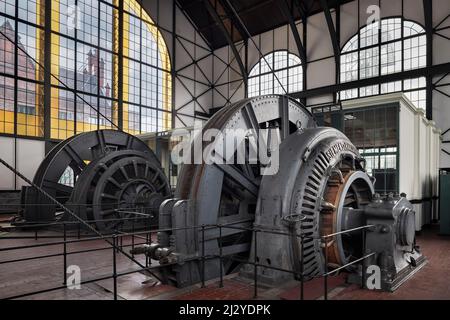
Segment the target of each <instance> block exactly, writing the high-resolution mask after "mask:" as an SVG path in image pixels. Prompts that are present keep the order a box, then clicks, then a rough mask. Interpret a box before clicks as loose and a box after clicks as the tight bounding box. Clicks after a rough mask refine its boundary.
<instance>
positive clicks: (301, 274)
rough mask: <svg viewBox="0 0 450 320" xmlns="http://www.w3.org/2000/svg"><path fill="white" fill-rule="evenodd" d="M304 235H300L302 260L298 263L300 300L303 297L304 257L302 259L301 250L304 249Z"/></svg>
mask: <svg viewBox="0 0 450 320" xmlns="http://www.w3.org/2000/svg"><path fill="white" fill-rule="evenodd" d="M304 246H305V244H304V236H303V235H301V236H300V248H301V255H302V261H301V263H300V300H303V299H304V295H303V294H304V285H303V281H304V277H303V269H304V267H305V266H304V259H303V251H304Z"/></svg>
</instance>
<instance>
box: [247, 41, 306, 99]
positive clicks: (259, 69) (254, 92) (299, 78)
mask: <svg viewBox="0 0 450 320" xmlns="http://www.w3.org/2000/svg"><path fill="white" fill-rule="evenodd" d="M302 89H303V68H302V62H301V60H300V58H299V57H297V56H296V55H295V54H292V53H289V52H288V51H286V50H282V51H274V52H271V53H269V54H267V55H265V56H264V57H263V58H261V59H260V60H259V62H258V63H257V64H255V65H254V66H253V68H252V69H251V71H250V74H249V76H248V96H249V97H254V96H258V95H263V94H274V93H275V94H283V93H289V92H297V91H301V90H302Z"/></svg>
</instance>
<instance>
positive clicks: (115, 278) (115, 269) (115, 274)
mask: <svg viewBox="0 0 450 320" xmlns="http://www.w3.org/2000/svg"><path fill="white" fill-rule="evenodd" d="M116 247H117V234H114V235H113V283H114V289H113V293H114V300H117V265H116Z"/></svg>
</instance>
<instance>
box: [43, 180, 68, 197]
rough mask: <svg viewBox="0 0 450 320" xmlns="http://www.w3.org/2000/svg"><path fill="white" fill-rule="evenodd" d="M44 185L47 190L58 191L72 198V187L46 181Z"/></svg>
mask: <svg viewBox="0 0 450 320" xmlns="http://www.w3.org/2000/svg"><path fill="white" fill-rule="evenodd" d="M42 185H43V186H44V187H46V188H50V189H53V190H56V191H58V193H63V194H65V195H67V196H70V194H71V193H72V190H73V188H72V187H70V186H66V185H65V184H62V183H59V182H54V181H49V180H44V183H43V184H42Z"/></svg>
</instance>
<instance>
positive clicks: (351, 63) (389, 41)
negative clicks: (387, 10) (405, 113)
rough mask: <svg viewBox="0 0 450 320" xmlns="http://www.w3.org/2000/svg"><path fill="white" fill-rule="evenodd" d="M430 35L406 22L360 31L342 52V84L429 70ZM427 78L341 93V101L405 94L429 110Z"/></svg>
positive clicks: (386, 22)
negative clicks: (428, 48) (426, 106)
mask: <svg viewBox="0 0 450 320" xmlns="http://www.w3.org/2000/svg"><path fill="white" fill-rule="evenodd" d="M426 60H427V59H426V35H425V30H424V28H423V27H422V26H420V25H419V24H417V23H415V22H412V21H408V20H404V19H402V18H386V19H382V20H381V22H380V24H377V23H374V24H371V25H367V26H365V27H363V28H362V29H360V31H359V33H358V34H356V35H355V36H353V37H352V38H351V39H350V40H349V41H347V43H346V44H345V45H344V47H343V48H342V52H341V74H340V79H341V82H348V81H355V80H360V79H366V78H373V77H378V76H381V75H386V74H391V73H397V72H401V71H407V70H411V69H418V68H423V67H425V66H426ZM425 86H426V83H425V78H423V77H421V78H415V79H408V80H404V81H395V82H389V83H381V84H377V85H373V86H368V87H362V88H358V89H350V90H345V91H342V92H340V99H341V100H345V99H353V98H358V97H365V96H371V95H378V94H384V93H391V92H398V91H402V92H404V93H405V95H406V96H407V97H408V98H409V99H410V100H411V101H412V102H413V104H414V105H415V106H416V107H418V108H422V109H425V101H426V90H425Z"/></svg>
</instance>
